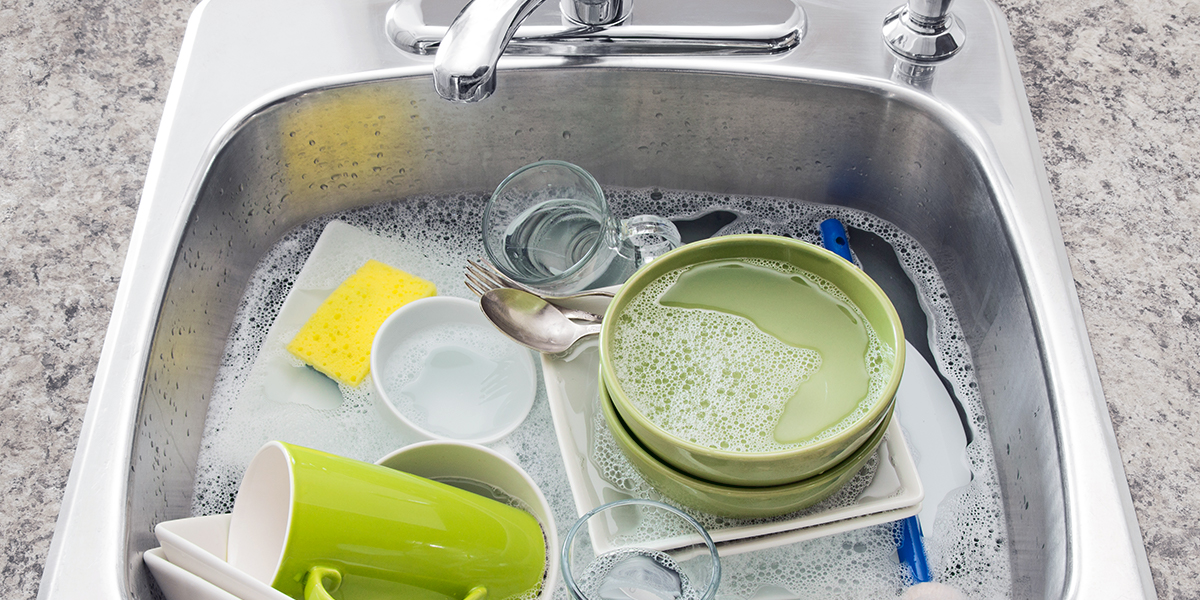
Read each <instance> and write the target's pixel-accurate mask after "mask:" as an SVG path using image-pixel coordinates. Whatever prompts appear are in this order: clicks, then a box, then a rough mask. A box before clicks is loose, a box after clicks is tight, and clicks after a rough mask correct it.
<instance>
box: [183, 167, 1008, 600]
mask: <svg viewBox="0 0 1200 600" xmlns="http://www.w3.org/2000/svg"><path fill="white" fill-rule="evenodd" d="M605 191H606V194H607V195H608V199H609V202H610V204H611V205H612V207H613V210H614V213H615V214H659V215H663V216H666V217H669V218H675V219H693V218H696V217H699V216H702V215H704V214H706V213H710V212H712V211H718V210H719V211H726V212H728V213H731V214H735V215H737V218H736V219H734V220H733V221H732V222H731V223H728V224H727V225H725V226H724V227H723V228H722V229H721V230H720V231H719V232H718V235H723V234H735V233H769V234H776V235H786V236H790V237H793V238H797V239H803V240H805V241H809V242H812V243H819V241H820V240H819V224H820V222H821V221H823V220H825V219H827V218H837V219H839V220H841V221H842V222H843V223H844V224H845V225H846V226H847V227H851V228H856V229H860V230H865V231H870V232H872V233H874V234H876V235H878V236H879V237H881V238H883V239H884V240H886V241H887V242H889V243H890V244H891V245H892V247H893V248H894V249H895V250H896V254H897V257H898V258H899V260H900V262H901V265H902V266H903V268H904V269H905V271H906V273H907V274H908V275H909V277H910V278H911V279H912V281H913V283H914V285H915V287H916V289H917V291H918V294H919V295H920V297H921V302H922V306H923V308H925V310H926V312H927V316H928V318H929V321H930V324H931V330H930V342H931V344H930V345H931V347H932V349H933V351H934V355H935V358H936V363H937V366H938V370H939V371H940V372H941V373H942V374H943V375H944V376H945V377H946V378H947V379H948V380H949V381H950V382H951V384H952V386H953V389H954V392H955V396H956V398H957V399H958V400H959V401H960V402H961V403H962V405H963V408H964V410H965V411H966V414H967V417H968V422H969V423H970V424H971V426H972V429H973V433H974V441H973V442H972V443H971V444H970V445H968V447H967V455H968V459H969V460H970V462H971V470H972V473H973V475H974V477H973V480H972V481H971V483H970V484H969V485H968V486H966V487H965V488H961V489H959V490H957V491H955V492H952V493H951V494H950V495H948V497H947V498H946V499H945V500H944V501H943V502H942V504H941V505H940V506H939V510H938V515H937V520H936V522H935V526H934V527H933V528H932V530H927V531H925V536H926V537H925V542H926V549H927V552H928V555H929V559H930V566H931V569H932V573H933V576H934V579H935V580H936V581H939V582H942V583H945V584H948V585H951V586H953V587H955V588H957V589H959V590H961V591H962V592H964V593H965V594H966V595H967V596H968V597H970V598H973V599H990V598H1007V597H1008V595H1009V590H1010V585H1011V575H1010V567H1009V556H1008V555H1009V551H1010V550H1009V546H1008V544H1009V542H1008V540H1007V536H1006V526H1005V524H1004V520H1003V509H1002V507H1001V506H1000V488H999V483H998V480H997V476H996V470H995V463H994V461H995V458H994V456H993V455H992V449H991V441H990V439H989V434H988V429H987V423H986V419H985V416H984V410H983V405H982V401H981V399H980V398H979V394H978V391H977V389H976V384H975V378H974V370H973V366H972V364H971V359H970V356H971V354H970V349H969V347H968V346H967V345H966V342H965V336H964V335H963V332H962V329H961V327H960V325H959V324H958V321H957V318H956V317H955V314H954V310H953V307H952V306H951V304H950V300H949V296H948V294H946V291H945V288H944V286H943V285H942V283H941V279H940V277H939V276H938V273H937V271H936V269H934V267H933V262H932V260H931V259H930V258H929V256H928V255H927V254H926V253H925V252H924V250H923V249H922V248H921V247H920V246H919V245H918V244H917V243H916V241H915V240H913V239H912V238H911V237H910V236H908V235H907V234H906V233H904V232H903V231H900V230H899V229H898V228H896V227H895V226H893V225H891V224H890V223H888V222H886V221H883V220H882V219H879V218H878V217H875V216H873V215H871V214H868V213H864V212H860V211H854V210H850V209H845V208H841V207H835V206H827V205H821V204H811V203H806V202H802V201H797V200H780V199H778V198H758V197H746V196H712V195H705V194H696V193H691V192H674V191H663V190H651V189H637V190H630V189H606V190H605ZM485 201H486V196H482V195H466V194H463V195H449V196H436V197H422V198H410V199H408V200H406V201H404V202H403V203H395V204H385V205H379V206H374V207H369V208H365V209H356V210H353V211H346V212H342V213H337V214H334V215H327V216H326V217H322V218H319V219H316V220H314V221H311V222H309V223H306V224H304V225H302V226H300V227H298V228H297V229H295V230H293V231H292V232H290V233H288V234H287V235H286V236H285V237H284V238H283V239H282V240H281V241H280V242H278V243H277V244H276V245H275V247H273V248H272V249H271V250H270V251H269V252H268V253H267V254H266V255H265V256H264V258H263V259H262V260H261V261H260V263H259V265H258V266H257V268H256V270H255V272H254V274H253V276H252V278H251V281H250V283H249V285H248V286H247V289H246V292H245V294H244V296H243V298H242V301H241V304H240V305H239V309H238V314H237V316H236V317H235V319H234V324H233V327H232V329H231V331H230V334H229V340H228V342H227V345H226V349H225V354H224V356H223V359H222V365H221V369H220V371H219V373H218V376H217V379H216V382H215V383H214V387H213V391H212V394H211V400H210V404H209V411H208V415H207V422H206V424H205V431H204V434H203V437H202V439H201V450H200V455H199V458H198V465H197V471H196V483H195V490H194V495H193V508H192V512H193V514H194V515H196V516H200V515H209V514H217V513H222V512H228V511H229V510H230V509H231V508H232V505H233V499H234V496H235V494H236V491H237V486H238V484H239V483H240V480H241V474H242V472H243V471H244V470H245V467H246V465H247V464H249V461H250V459H251V458H252V457H253V455H254V453H255V451H257V450H258V448H259V447H260V446H261V445H262V444H263V443H265V442H266V441H269V440H272V439H281V440H284V441H288V442H291V443H296V444H299V445H304V446H308V447H313V448H317V449H321V450H325V451H328V452H334V453H337V454H341V455H344V456H349V457H352V458H357V459H360V460H366V461H374V460H376V459H378V458H380V457H381V456H384V455H386V454H388V453H390V452H391V451H393V450H395V449H396V448H399V447H401V446H404V445H407V444H409V443H412V442H414V441H417V440H414V439H410V438H409V437H407V436H406V434H404V433H403V432H402V431H400V430H399V429H398V428H397V426H396V423H395V420H396V419H395V417H394V415H392V414H391V411H390V410H388V409H387V408H386V407H384V406H382V405H381V404H380V400H379V399H377V398H375V397H374V396H375V395H374V394H373V393H372V392H371V387H372V383H371V379H370V377H371V375H368V379H367V380H366V381H364V382H363V383H362V384H360V385H359V386H358V387H357V388H348V387H347V386H344V385H343V386H340V387H341V395H342V397H343V400H342V402H341V403H340V404H339V405H337V406H334V407H315V406H307V405H299V404H294V403H280V402H277V401H274V400H271V399H269V398H265V397H261V395H260V396H255V395H253V394H251V395H249V396H251V397H250V398H249V399H247V398H246V397H245V396H244V395H242V394H241V391H242V390H243V389H244V388H247V386H250V385H253V384H254V383H255V382H253V381H250V379H251V377H250V376H251V371H252V369H251V367H252V365H253V364H254V362H255V361H256V360H260V361H261V360H264V358H265V357H264V356H262V354H261V353H260V352H259V350H260V348H261V347H262V346H263V340H264V338H265V337H266V336H267V333H268V331H269V330H270V327H271V324H272V322H273V321H274V319H275V316H276V315H277V314H278V313H279V309H280V305H281V304H282V302H283V300H284V298H285V297H286V296H287V293H288V291H289V290H290V289H291V287H292V285H293V284H294V283H295V281H296V278H297V275H298V274H299V273H300V270H301V268H302V267H303V266H304V263H305V260H306V259H307V258H308V255H309V253H310V251H311V249H312V247H313V245H314V244H315V243H316V240H317V238H318V237H319V236H320V234H321V232H322V230H323V228H324V227H325V225H326V224H327V223H328V222H329V221H330V220H333V219H338V220H341V221H345V222H347V223H349V224H351V225H354V226H355V227H359V228H362V229H364V230H367V231H371V232H373V233H376V234H378V235H380V236H383V237H384V238H386V241H387V244H388V250H389V251H391V252H392V253H393V254H394V255H395V256H396V257H397V258H395V259H394V263H395V264H394V266H396V267H398V268H400V269H402V270H404V271H406V272H409V273H413V274H414V275H418V276H420V277H423V278H425V279H428V280H429V281H432V282H433V283H434V284H435V285H437V288H438V293H439V294H441V295H451V296H459V297H464V298H473V295H472V294H471V293H470V291H469V290H468V289H467V288H466V286H465V285H464V284H463V283H462V281H463V273H464V270H465V260H466V259H467V258H475V257H479V256H481V255H482V252H483V251H482V247H481V246H480V243H479V235H478V234H479V232H478V230H477V229H476V228H473V227H464V225H463V224H464V223H480V222H481V221H482V210H483V206H484V203H485ZM417 204H420V205H421V211H416V210H411V209H408V208H406V207H407V206H413V205H417ZM851 241H852V242H853V240H851ZM327 283H328V284H329V285H328V286H327V287H329V288H332V287H335V286H336V285H337V283H338V282H337V281H332V280H331V281H329V282H327ZM258 383H259V384H261V382H258ZM239 400H240V402H239ZM614 443H615V442H614ZM492 446H493V447H502V448H503V449H504V450H505V451H507V452H508V453H510V454H512V455H514V456H515V457H516V459H517V461H518V462H519V463H520V464H521V466H522V467H523V468H524V469H525V470H526V471H527V472H528V473H529V475H530V477H532V478H533V480H534V481H535V482H536V483H537V484H538V486H539V487H540V488H541V490H542V492H543V493H544V494H545V495H546V498H547V500H548V501H549V503H550V506H551V508H552V510H553V511H554V518H555V520H556V521H557V524H558V527H559V529H560V534H565V530H566V528H569V527H570V525H571V524H572V523H574V521H575V519H576V518H577V517H578V513H577V512H576V509H575V505H574V501H573V496H572V493H571V490H570V488H569V486H568V484H567V478H566V472H565V468H564V466H563V464H562V458H561V455H560V452H559V449H558V447H557V442H556V440H555V435H554V429H553V425H552V423H551V418H550V410H549V406H548V403H547V400H546V392H545V389H544V386H542V385H540V384H539V386H538V392H537V399H536V400H535V403H534V406H533V408H532V409H531V410H530V413H529V415H528V416H527V417H526V419H525V421H524V422H523V423H522V424H521V425H520V426H519V427H518V428H517V429H516V430H515V431H514V432H513V433H512V434H510V435H509V436H507V437H505V438H504V439H503V440H502V441H501V442H499V443H497V444H493V445H492ZM613 449H614V450H616V451H617V452H619V450H618V449H616V448H615V447H614V448H613ZM594 459H595V457H594ZM609 466H610V467H611V468H612V469H615V472H610V473H609V474H608V475H607V476H608V477H610V478H611V480H613V481H614V482H621V481H626V482H627V483H630V484H634V480H635V478H636V473H635V472H633V470H632V468H631V467H629V466H628V464H627V463H625V464H624V466H623V467H622V466H621V463H620V461H618V460H616V459H615V458H614V459H613V460H612V462H611V464H610V465H609ZM612 469H610V471H611V470H612ZM869 481H870V480H869V479H867V480H866V482H867V483H868V484H869ZM852 485H853V481H852ZM863 487H864V488H865V485H864V486H863ZM846 491H847V490H843V492H846ZM849 491H850V492H853V489H850V490H849ZM860 491H861V490H860ZM840 494H841V492H839V495H840ZM832 500H834V499H833V498H831V499H828V500H826V502H831V501H832ZM850 500H853V497H851V498H850ZM926 501H927V502H928V501H930V500H929V499H927V500H926ZM729 521H730V520H728V519H722V518H717V517H709V518H708V519H707V520H701V522H702V523H703V524H705V526H706V527H711V526H716V525H720V524H724V523H728V522H729ZM722 567H723V568H722V573H723V576H722V583H721V588H720V590H719V591H718V597H720V598H741V599H754V600H767V599H772V600H773V599H776V598H894V597H897V596H898V595H899V594H900V593H901V592H902V590H903V588H904V586H905V585H906V583H907V582H906V581H905V571H904V569H903V568H902V567H901V566H900V565H899V563H898V561H897V559H896V550H895V545H894V541H893V538H892V528H891V527H890V526H887V525H882V526H874V527H867V528H863V529H858V530H855V531H850V532H845V533H841V534H837V535H833V536H828V537H823V538H818V539H815V540H809V541H806V542H802V543H797V544H791V545H788V546H782V547H776V548H772V549H769V550H763V551H755V552H748V553H745V554H738V555H735V556H730V557H723V558H722ZM568 597H569V595H568V593H567V591H566V588H565V586H564V585H562V584H561V583H560V585H559V588H558V589H557V590H556V591H555V599H556V600H558V599H562V600H566V599H567V598H568Z"/></svg>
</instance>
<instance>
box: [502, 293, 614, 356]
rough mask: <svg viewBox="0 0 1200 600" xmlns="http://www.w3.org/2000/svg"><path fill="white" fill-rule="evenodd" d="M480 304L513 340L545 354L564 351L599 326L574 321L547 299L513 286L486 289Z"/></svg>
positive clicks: (597, 332)
mask: <svg viewBox="0 0 1200 600" xmlns="http://www.w3.org/2000/svg"><path fill="white" fill-rule="evenodd" d="M479 307H480V308H481V309H483V314H485V315H487V318H488V320H490V321H491V322H492V324H493V325H495V326H496V328H497V329H499V330H500V331H501V332H502V333H504V334H505V335H507V336H508V337H510V338H512V339H513V341H515V342H517V343H518V344H521V345H522V346H525V347H526V348H531V349H533V350H537V351H538V352H545V353H547V354H558V353H559V352H566V351H567V350H570V349H571V346H573V345H575V342H578V341H579V340H581V339H583V338H585V337H587V336H589V335H597V334H599V333H600V328H601V325H600V323H589V324H586V325H584V324H580V323H576V322H574V321H572V320H571V319H568V318H567V317H566V316H565V315H563V314H562V313H561V312H559V310H558V309H557V308H555V307H554V305H552V304H550V303H549V302H546V301H545V300H543V299H541V298H539V297H538V296H535V295H533V294H530V293H529V292H524V291H521V290H518V289H513V288H497V289H494V290H489V291H487V292H485V293H484V294H483V295H482V296H480V297H479ZM598 319H599V317H597V320H598Z"/></svg>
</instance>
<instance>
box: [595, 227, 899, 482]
mask: <svg viewBox="0 0 1200 600" xmlns="http://www.w3.org/2000/svg"><path fill="white" fill-rule="evenodd" d="M604 323H605V327H604V329H603V331H602V332H601V334H600V364H601V373H602V375H601V377H602V379H603V383H604V385H605V387H606V389H607V390H608V393H609V395H610V397H611V398H612V404H613V406H614V407H615V409H616V411H617V413H618V414H620V416H621V420H622V421H623V422H624V424H625V426H626V428H627V430H628V431H629V433H630V434H631V435H632V437H633V438H634V439H636V440H637V442H638V444H639V445H640V446H642V447H644V448H645V449H646V450H649V451H650V452H651V453H653V455H654V456H656V457H658V458H659V459H660V460H661V461H663V462H664V463H666V464H668V465H670V466H671V467H672V468H673V469H674V470H676V471H679V472H682V473H686V474H688V475H690V476H692V477H695V478H697V479H701V480H705V481H710V482H714V483H717V484H723V485H726V486H741V487H772V486H781V485H785V484H789V483H795V482H799V481H804V480H807V479H809V478H812V477H815V476H818V475H821V474H822V473H825V472H827V471H828V470H830V469H834V468H835V466H836V465H842V464H844V463H846V461H848V460H850V459H851V457H853V456H857V453H858V450H859V449H860V448H861V447H862V446H864V445H865V444H867V443H869V442H871V441H874V442H876V443H877V442H878V435H877V432H878V431H879V430H881V429H883V428H884V427H886V423H887V421H888V420H889V419H890V418H891V413H892V409H893V407H894V402H893V399H894V396H895V393H896V389H897V388H898V387H899V385H900V376H901V373H902V372H903V368H904V349H905V344H904V333H903V328H902V326H901V324H900V317H899V315H898V314H897V313H896V309H895V308H894V307H893V306H892V303H891V301H890V300H889V299H888V297H887V295H886V294H884V292H883V290H882V289H880V287H879V286H878V285H877V284H876V283H875V282H874V281H873V280H872V279H871V278H870V277H868V276H867V275H866V274H865V273H863V271H861V270H860V269H858V268H857V267H855V266H854V264H853V263H850V262H848V261H846V260H843V259H842V258H841V257H839V256H837V255H835V254H833V253H832V252H829V251H828V250H825V249H822V248H820V247H818V246H815V245H813V244H809V243H806V242H802V241H799V240H795V239H791V238H786V237H781V236H773V235H758V234H751V235H730V236H721V237H716V238H710V239H707V240H702V241H699V242H694V243H692V244H688V245H687V246H684V247H682V248H678V249H676V250H673V251H671V252H669V253H667V254H666V255H664V256H662V257H660V258H658V259H656V260H655V261H654V262H652V263H650V264H648V265H647V266H645V267H643V268H642V269H640V270H639V271H638V272H636V273H634V275H633V276H632V277H631V278H630V279H629V281H627V282H626V283H625V285H624V286H623V287H622V288H621V291H620V292H618V293H617V295H616V297H615V298H614V299H613V301H612V304H610V305H609V307H608V310H607V311H606V312H605V316H604Z"/></svg>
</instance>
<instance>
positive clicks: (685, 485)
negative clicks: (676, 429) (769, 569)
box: [600, 381, 891, 519]
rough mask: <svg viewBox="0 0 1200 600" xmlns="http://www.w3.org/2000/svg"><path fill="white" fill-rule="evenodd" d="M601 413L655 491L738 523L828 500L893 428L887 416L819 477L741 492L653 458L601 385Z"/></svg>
mask: <svg viewBox="0 0 1200 600" xmlns="http://www.w3.org/2000/svg"><path fill="white" fill-rule="evenodd" d="M600 410H601V411H602V413H603V415H604V420H605V422H606V423H607V424H608V428H609V430H610V431H611V432H612V434H613V437H614V438H615V439H616V442H617V445H618V446H619V447H620V448H621V452H622V453H623V454H624V455H625V457H626V458H627V459H628V460H629V464H630V465H632V466H633V468H634V469H636V470H637V472H638V473H639V474H640V475H641V476H642V477H643V478H645V479H646V481H648V482H649V483H650V484H651V485H652V486H654V488H655V489H656V490H658V491H659V492H660V493H662V494H663V495H664V496H666V497H668V498H670V499H672V500H674V501H676V502H677V503H679V504H681V505H684V506H686V507H690V508H692V509H695V510H699V511H702V512H705V513H709V514H712V515H716V516H719V517H732V518H735V519H754V518H761V517H776V516H779V515H783V514H787V513H791V512H795V511H797V510H800V509H803V508H808V507H809V506H812V505H814V504H816V503H818V502H820V501H821V500H824V499H825V498H828V497H829V496H830V495H832V494H833V493H834V492H836V491H838V490H839V489H841V488H842V486H844V485H845V484H846V483H847V482H849V481H850V479H851V478H852V477H854V475H855V474H857V473H858V472H859V470H860V469H862V467H863V465H864V464H865V463H866V462H867V459H869V458H871V457H872V456H873V455H874V454H875V450H876V448H878V447H879V444H880V443H881V442H882V441H883V437H884V434H885V433H887V428H888V425H889V424H890V423H891V412H890V411H889V412H888V415H887V417H886V418H885V420H884V422H883V424H882V425H881V426H880V427H878V428H877V429H876V431H875V433H874V434H872V436H871V438H870V439H868V440H867V442H866V443H864V444H863V445H862V446H860V447H859V448H858V450H856V451H855V452H854V454H852V455H851V456H850V457H849V458H847V459H846V460H844V461H842V462H841V463H838V464H837V465H835V466H833V467H832V468H830V469H829V470H827V471H825V472H823V473H820V474H819V475H816V476H813V477H810V478H807V479H802V480H800V481H797V482H793V483H787V484H783V485H775V486H760V487H739V486H731V485H723V484H719V483H713V482H711V481H704V480H703V479H697V478H695V477H692V476H691V475H689V474H687V473H684V472H681V471H679V470H677V469H675V468H673V467H671V465H668V464H666V463H665V462H663V461H662V460H660V459H659V458H658V457H656V456H654V454H652V453H651V452H650V451H649V450H647V449H646V448H645V447H643V446H642V445H641V444H640V443H639V442H638V440H637V439H636V438H634V436H633V434H632V433H631V432H630V431H629V428H628V427H627V426H626V425H625V421H624V420H622V419H621V416H620V415H619V414H618V413H617V410H616V408H615V407H614V406H613V402H612V397H611V396H610V395H609V393H608V389H607V386H605V385H604V382H603V381H601V382H600Z"/></svg>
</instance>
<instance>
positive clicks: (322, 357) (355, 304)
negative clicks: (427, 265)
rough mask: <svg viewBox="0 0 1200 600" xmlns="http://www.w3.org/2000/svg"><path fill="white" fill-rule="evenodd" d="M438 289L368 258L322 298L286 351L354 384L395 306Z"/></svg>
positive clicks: (364, 370) (368, 366) (364, 371)
mask: <svg viewBox="0 0 1200 600" xmlns="http://www.w3.org/2000/svg"><path fill="white" fill-rule="evenodd" d="M435 294H437V288H436V287H434V285H433V284H432V283H430V282H428V281H425V280H424V279H421V278H420V277H416V276H413V275H409V274H408V273H405V272H404V271H401V270H399V269H394V268H392V267H389V266H388V265H385V264H383V263H381V262H379V261H376V260H368V261H367V262H366V264H364V265H363V266H362V267H359V269H358V271H357V272H355V273H354V275H351V276H350V278H349V279H346V280H345V281H343V282H342V285H339V286H338V288H337V289H336V290H333V293H332V294H330V295H329V297H328V298H326V299H325V302H324V303H322V304H321V306H320V308H318V309H317V312H316V313H314V314H313V316H312V317H311V318H309V319H308V322H307V323H305V324H304V327H302V328H300V333H297V334H296V337H295V338H293V339H292V341H291V343H289V344H288V346H287V349H288V352H291V353H292V354H294V355H295V356H296V357H297V358H299V359H300V360H303V361H304V362H306V363H308V364H310V365H312V366H313V368H314V369H316V370H318V371H320V372H322V373H324V374H326V375H328V376H330V377H332V378H334V379H336V380H338V381H340V382H342V383H345V384H346V385H350V386H357V385H358V384H359V383H361V382H362V380H363V378H364V377H366V376H367V372H368V371H370V370H371V342H372V340H374V339H375V332H376V331H378V330H379V326H380V325H382V324H383V322H384V320H386V319H387V318H388V316H389V315H391V314H392V313H393V312H395V310H396V309H397V308H400V307H401V306H404V305H405V304H408V303H409V302H412V301H413V300H417V299H420V298H428V297H429V296H433V295H435Z"/></svg>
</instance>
